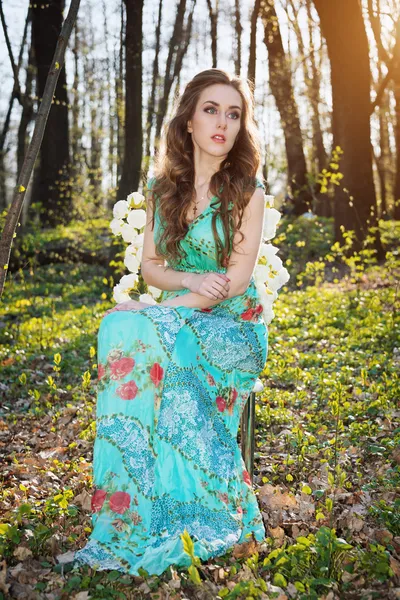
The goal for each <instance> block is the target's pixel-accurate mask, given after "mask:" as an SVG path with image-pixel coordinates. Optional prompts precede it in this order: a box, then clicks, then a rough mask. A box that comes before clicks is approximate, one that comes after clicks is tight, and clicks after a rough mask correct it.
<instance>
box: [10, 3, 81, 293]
mask: <svg viewBox="0 0 400 600" xmlns="http://www.w3.org/2000/svg"><path fill="white" fill-rule="evenodd" d="M79 4H80V0H71V3H70V6H69V11H68V15H67V18H66V19H65V21H64V24H63V27H62V30H61V33H60V36H59V38H58V42H57V45H56V49H55V53H54V56H53V60H52V61H51V64H50V69H49V73H48V76H47V79H46V85H45V88H44V91H43V98H42V101H41V103H40V107H39V111H38V114H37V117H36V122H35V128H34V130H33V135H32V139H31V141H30V144H29V148H28V150H27V153H26V156H25V160H24V164H23V166H22V169H21V173H20V176H19V179H18V182H17V186H16V188H15V191H14V197H13V200H12V203H11V206H10V208H9V210H8V213H7V217H6V221H5V224H4V229H3V231H2V235H1V240H0V264H2V265H3V268H2V269H0V298H1V296H2V294H3V290H4V283H5V280H6V274H7V269H8V263H9V260H10V253H11V247H12V241H13V237H14V233H15V229H16V227H17V224H18V219H19V216H20V214H21V209H22V205H23V202H24V197H25V192H26V188H27V187H28V185H29V181H30V178H31V175H32V171H33V167H34V165H35V161H36V159H37V156H38V154H39V150H40V145H41V143H42V140H43V137H44V133H45V129H46V124H47V122H48V118H49V113H50V109H51V103H52V98H53V95H54V92H55V90H56V86H57V81H58V78H59V76H60V71H61V69H62V67H63V65H64V56H65V49H66V47H67V44H68V40H69V37H70V35H71V31H72V28H73V26H74V23H75V20H76V16H77V13H78V9H79Z"/></svg>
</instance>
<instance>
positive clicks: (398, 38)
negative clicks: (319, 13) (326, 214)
mask: <svg viewBox="0 0 400 600" xmlns="http://www.w3.org/2000/svg"><path fill="white" fill-rule="evenodd" d="M368 16H369V19H370V22H371V28H372V31H373V34H374V38H375V42H376V47H377V50H378V63H379V62H381V63H385V65H386V67H387V73H386V75H385V76H384V78H383V80H382V82H381V85H380V88H379V89H378V92H377V95H376V99H375V101H374V104H373V107H372V110H374V109H375V106H376V105H380V103H381V100H382V97H383V96H384V93H385V88H386V86H387V85H388V83H389V81H390V80H391V79H393V84H394V90H393V91H394V98H395V125H394V130H395V145H396V167H395V182H394V208H393V215H392V216H393V218H394V219H396V220H400V25H399V23H395V24H394V35H393V38H394V44H393V54H392V56H390V55H389V53H388V51H387V50H386V48H385V46H384V45H383V39H382V25H381V3H380V0H377V2H376V13H375V11H374V8H373V3H372V0H368ZM378 66H379V72H380V64H379V65H378ZM371 112H372V111H371ZM380 114H381V113H380ZM389 149H390V146H389Z"/></svg>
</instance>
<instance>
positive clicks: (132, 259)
mask: <svg viewBox="0 0 400 600" xmlns="http://www.w3.org/2000/svg"><path fill="white" fill-rule="evenodd" d="M124 265H125V266H126V268H127V269H128V270H129V271H130V272H131V273H136V274H137V272H138V269H139V267H140V260H138V258H137V256H134V255H133V254H129V253H126V252H125V258H124Z"/></svg>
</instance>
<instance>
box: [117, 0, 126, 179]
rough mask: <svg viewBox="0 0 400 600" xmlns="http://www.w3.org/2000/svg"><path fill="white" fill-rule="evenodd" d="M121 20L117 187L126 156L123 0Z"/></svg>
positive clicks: (118, 57)
mask: <svg viewBox="0 0 400 600" xmlns="http://www.w3.org/2000/svg"><path fill="white" fill-rule="evenodd" d="M120 16H121V20H120V23H121V25H120V34H119V35H120V43H119V53H118V56H116V57H115V65H116V66H117V68H116V69H115V72H116V73H117V75H116V78H115V102H116V114H117V179H116V183H115V187H118V181H119V180H120V177H121V172H122V164H123V157H124V139H125V138H124V130H125V102H124V99H125V96H124V88H125V86H124V48H125V44H124V38H125V20H124V2H123V0H121V13H120Z"/></svg>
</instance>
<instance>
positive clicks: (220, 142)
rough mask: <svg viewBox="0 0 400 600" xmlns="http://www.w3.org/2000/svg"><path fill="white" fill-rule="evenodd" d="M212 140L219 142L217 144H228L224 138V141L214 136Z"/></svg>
mask: <svg viewBox="0 0 400 600" xmlns="http://www.w3.org/2000/svg"><path fill="white" fill-rule="evenodd" d="M211 139H212V140H213V141H214V142H217V144H225V142H226V140H225V138H222V139H221V138H217V137H215V136H213V137H212V138H211Z"/></svg>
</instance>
